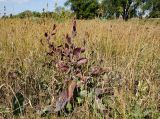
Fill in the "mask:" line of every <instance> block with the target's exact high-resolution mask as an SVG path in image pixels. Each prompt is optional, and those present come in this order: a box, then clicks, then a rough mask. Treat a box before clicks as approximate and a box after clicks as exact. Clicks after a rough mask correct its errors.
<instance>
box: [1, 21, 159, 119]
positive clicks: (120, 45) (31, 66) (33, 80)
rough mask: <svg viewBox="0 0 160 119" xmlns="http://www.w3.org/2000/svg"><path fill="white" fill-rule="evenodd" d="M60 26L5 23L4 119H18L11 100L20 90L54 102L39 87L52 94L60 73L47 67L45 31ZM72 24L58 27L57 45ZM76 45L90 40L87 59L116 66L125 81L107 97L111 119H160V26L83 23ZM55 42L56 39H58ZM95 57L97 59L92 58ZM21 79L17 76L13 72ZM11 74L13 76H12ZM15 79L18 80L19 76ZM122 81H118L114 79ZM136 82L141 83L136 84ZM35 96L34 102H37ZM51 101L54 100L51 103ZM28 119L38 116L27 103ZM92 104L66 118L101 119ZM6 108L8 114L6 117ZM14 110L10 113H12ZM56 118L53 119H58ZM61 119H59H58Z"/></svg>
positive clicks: (126, 23) (48, 23) (44, 100)
mask: <svg viewBox="0 0 160 119" xmlns="http://www.w3.org/2000/svg"><path fill="white" fill-rule="evenodd" d="M54 23H55V22H54V21H52V20H47V21H46V22H45V23H44V22H43V21H41V20H35V21H34V20H27V19H26V20H20V19H14V20H11V19H8V20H0V118H1V117H2V118H3V117H7V118H13V115H12V113H10V112H11V106H12V105H11V99H12V97H13V95H14V92H17V91H20V92H22V94H24V95H25V98H28V99H29V100H32V98H33V96H34V97H35V98H36V97H39V99H40V104H41V106H42V107H43V106H45V105H47V104H48V103H49V99H50V100H51V99H52V98H53V97H54V94H52V90H51V91H48V92H44V91H42V90H39V88H38V86H40V85H41V83H43V82H45V83H47V85H48V86H49V87H50V89H52V87H53V86H52V82H53V79H54V78H55V77H54V71H53V70H52V68H50V69H49V68H43V66H42V65H43V63H44V62H46V61H48V59H46V57H45V51H46V50H47V47H44V46H42V44H41V43H40V40H41V39H43V40H42V42H43V43H44V44H46V41H45V40H44V39H45V38H44V32H45V31H50V29H52V26H53V24H54ZM71 25H72V24H71V21H66V22H64V23H57V35H56V36H55V37H56V39H57V43H60V42H61V39H64V35H65V34H66V33H70V32H71ZM77 25H78V26H77V31H78V35H77V37H76V38H75V39H74V42H75V43H76V44H79V45H82V44H83V41H84V39H85V40H86V54H85V55H86V56H87V58H89V59H92V60H94V61H95V64H97V65H98V63H99V62H100V61H102V60H103V61H102V63H101V65H102V66H105V67H112V70H113V71H112V73H113V74H114V73H115V72H118V73H119V74H120V76H121V78H120V80H119V81H118V84H119V82H120V84H121V86H119V85H118V84H117V82H116V81H115V82H114V84H113V87H114V96H113V97H110V96H105V98H104V104H105V106H106V107H107V108H108V110H110V112H108V114H106V117H109V116H110V117H111V118H115V119H121V118H122V119H141V118H146V119H157V118H160V113H159V112H160V87H159V85H160V24H159V19H158V20H157V21H154V20H153V21H138V20H132V21H129V22H123V21H100V20H97V19H96V20H88V21H85V20H80V21H77ZM52 40H53V39H52ZM91 52H92V55H90V54H91ZM13 72H14V73H15V72H16V73H15V74H11V73H13ZM9 74H11V76H9ZM14 75H15V76H14ZM113 77H114V78H115V80H116V76H113ZM136 82H138V83H137V84H136ZM31 96H32V97H31ZM47 99H48V100H47ZM25 103H26V106H27V109H26V112H27V114H26V115H25V117H26V118H31V117H32V118H40V117H39V116H38V115H35V114H34V115H33V113H32V108H31V105H30V104H29V102H28V101H27V100H26V101H25ZM87 104H88V103H87V102H86V103H85V104H84V105H85V106H82V107H79V109H76V110H77V111H74V112H73V113H72V114H71V116H68V117H66V118H83V119H84V118H86V119H88V118H98V116H97V115H96V112H95V113H94V112H89V109H88V108H89V107H88V105H87ZM2 107H4V108H5V109H4V110H5V111H4V112H3V113H2V112H1V110H2ZM7 110H8V112H7ZM52 118H53V117H52ZM55 118H56V116H55Z"/></svg>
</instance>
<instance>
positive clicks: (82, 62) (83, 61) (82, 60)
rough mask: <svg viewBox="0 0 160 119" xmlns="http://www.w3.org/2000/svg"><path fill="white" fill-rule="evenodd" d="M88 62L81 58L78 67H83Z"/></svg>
mask: <svg viewBox="0 0 160 119" xmlns="http://www.w3.org/2000/svg"><path fill="white" fill-rule="evenodd" d="M87 62H88V59H87V58H80V59H79V60H78V61H77V66H81V65H83V64H85V63H87Z"/></svg>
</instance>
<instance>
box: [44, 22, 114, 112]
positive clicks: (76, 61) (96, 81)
mask: <svg viewBox="0 0 160 119" xmlns="http://www.w3.org/2000/svg"><path fill="white" fill-rule="evenodd" d="M55 35H56V25H54V26H53V29H52V31H51V32H50V33H45V37H46V41H47V45H48V49H49V50H48V52H47V55H48V56H49V57H51V62H50V63H49V65H50V66H52V67H53V69H54V72H55V74H54V77H55V78H56V81H55V82H54V85H55V93H56V101H55V109H54V111H55V112H57V113H59V114H61V113H62V112H67V113H68V112H72V111H74V109H75V108H76V107H77V106H83V104H84V103H85V100H88V101H89V102H90V104H89V107H91V108H92V106H93V103H94V104H96V105H97V106H96V107H97V109H98V110H100V111H101V112H105V111H106V109H105V106H104V105H103V103H102V101H101V96H102V95H103V94H106V93H107V94H113V89H112V88H111V87H110V86H106V85H105V83H106V84H107V82H105V83H104V76H105V74H106V73H109V72H110V70H111V69H110V68H102V67H100V66H97V65H96V66H95V65H94V62H93V61H92V60H91V59H88V58H87V57H86V56H85V50H86V49H85V43H84V46H83V47H79V46H77V45H75V43H74V40H75V39H74V38H75V37H76V36H77V26H76V19H74V20H73V26H72V34H71V35H69V34H66V35H65V38H64V39H63V40H62V41H61V44H58V43H57V42H56V39H54V41H53V42H52V41H51V39H52V38H53V37H54V36H55ZM85 42H86V41H85ZM57 44H58V45H57ZM42 45H44V44H43V43H42ZM45 65H48V63H45ZM108 82H109V80H108ZM102 83H103V84H102Z"/></svg>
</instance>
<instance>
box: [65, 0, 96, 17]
mask: <svg viewBox="0 0 160 119" xmlns="http://www.w3.org/2000/svg"><path fill="white" fill-rule="evenodd" d="M65 5H66V6H68V5H69V6H70V7H71V10H72V11H74V12H75V13H76V16H77V18H78V19H79V18H85V19H91V18H94V17H96V16H97V15H98V8H99V3H98V0H67V2H66V3H65Z"/></svg>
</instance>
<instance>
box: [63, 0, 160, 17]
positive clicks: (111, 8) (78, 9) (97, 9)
mask: <svg viewBox="0 0 160 119" xmlns="http://www.w3.org/2000/svg"><path fill="white" fill-rule="evenodd" d="M65 5H66V6H70V7H71V10H72V11H74V12H75V14H76V15H77V18H85V19H89V18H94V17H104V18H119V17H120V16H122V18H123V19H124V20H128V19H129V18H133V17H142V16H143V15H144V16H148V17H151V18H157V17H158V18H159V17H160V0H68V1H67V2H66V3H65Z"/></svg>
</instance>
